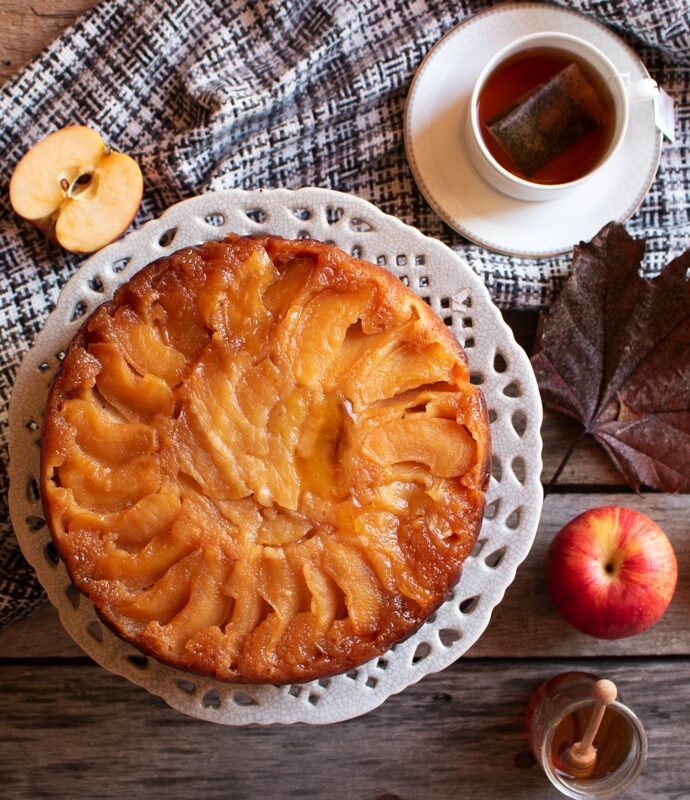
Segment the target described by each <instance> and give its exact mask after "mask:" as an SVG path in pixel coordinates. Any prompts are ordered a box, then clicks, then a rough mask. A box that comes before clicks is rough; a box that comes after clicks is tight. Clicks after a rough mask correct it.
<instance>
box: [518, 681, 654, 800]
mask: <svg viewBox="0 0 690 800" xmlns="http://www.w3.org/2000/svg"><path fill="white" fill-rule="evenodd" d="M598 680H599V676H597V675H593V674H592V673H589V672H565V673H562V674H560V675H555V676H554V677H552V678H550V679H549V680H547V681H545V682H544V683H543V684H542V685H541V686H540V687H539V688H538V689H537V690H536V691H535V692H534V693H533V694H532V697H531V698H530V702H529V705H528V707H527V714H526V719H525V722H526V730H527V735H528V736H529V740H530V744H531V746H532V751H533V753H534V755H535V757H536V759H537V761H538V762H539V763H540V764H541V767H542V769H543V770H544V773H545V774H546V777H547V778H548V779H549V780H550V781H551V783H552V784H553V785H554V786H555V788H556V789H558V791H559V792H561V794H563V795H565V796H566V797H571V798H583V800H590V799H591V800H595V798H599V799H600V800H604V798H606V799H607V800H608V798H613V797H618V796H619V795H620V794H621V793H622V792H624V791H625V790H626V789H628V788H629V787H630V786H632V784H633V783H634V782H635V780H637V778H638V777H639V775H640V773H641V772H642V769H643V767H644V765H645V762H646V758H647V739H646V736H645V732H644V729H643V727H642V724H641V723H640V720H639V719H638V718H637V717H636V716H635V714H634V713H633V712H632V711H631V710H630V709H629V708H628V707H627V706H626V705H624V704H623V703H622V702H621V701H620V698H619V700H617V701H615V702H612V703H611V704H610V705H609V706H608V707H607V709H606V711H605V712H604V716H603V719H602V722H601V725H600V727H599V730H598V732H597V734H596V736H595V738H594V746H595V747H596V748H597V756H596V761H595V763H594V765H593V766H592V767H591V768H590V769H588V770H586V771H582V772H579V773H577V774H576V770H575V769H574V768H573V767H571V766H570V764H569V758H568V752H569V750H570V748H571V747H573V745H574V744H575V743H576V742H577V743H579V742H581V741H582V740H583V738H584V734H585V729H586V728H587V725H588V723H589V720H590V717H591V716H592V711H593V709H594V706H595V701H594V699H593V697H592V689H593V687H594V685H595V684H596V682H597V681H598Z"/></svg>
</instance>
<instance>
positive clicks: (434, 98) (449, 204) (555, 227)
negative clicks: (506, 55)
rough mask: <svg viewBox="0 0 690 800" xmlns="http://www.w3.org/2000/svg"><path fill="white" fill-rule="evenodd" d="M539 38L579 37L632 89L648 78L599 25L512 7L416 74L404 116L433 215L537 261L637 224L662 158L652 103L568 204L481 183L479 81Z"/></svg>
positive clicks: (642, 107)
mask: <svg viewBox="0 0 690 800" xmlns="http://www.w3.org/2000/svg"><path fill="white" fill-rule="evenodd" d="M539 31H560V32H563V33H570V34H573V35H574V36H579V37H581V38H583V39H586V40H587V41H588V42H590V43H591V44H593V45H594V46H595V47H598V48H599V49H600V50H602V51H603V52H604V53H605V54H606V55H607V56H608V57H609V58H610V59H611V61H612V62H613V63H614V64H615V66H616V67H617V68H618V70H619V72H620V73H621V74H622V75H626V74H627V75H629V76H630V80H631V81H635V80H639V79H642V78H648V77H649V74H648V73H647V70H646V69H645V67H644V65H643V64H642V62H641V61H640V59H639V58H638V56H637V54H636V53H635V52H634V51H633V50H631V49H630V48H629V47H628V46H627V45H626V44H625V42H623V41H622V40H621V39H619V38H618V37H617V36H616V35H615V34H613V33H612V32H611V31H610V30H608V28H605V27H604V26H603V25H601V24H600V23H598V22H596V21H594V20H592V19H591V18H588V17H585V16H583V15H582V14H578V13H577V12H574V11H570V10H568V9H565V8H559V7H557V6H551V5H544V4H542V3H521V4H520V5H504V6H498V7H496V8H493V9H489V10H488V11H485V12H484V13H482V14H478V15H476V16H474V17H471V18H470V19H468V20H467V21H466V22H463V23H462V24H460V25H458V26H457V27H456V28H454V29H453V30H452V31H450V33H448V34H447V35H446V36H445V37H444V38H443V39H441V41H440V42H438V44H437V45H435V47H434V48H433V49H432V50H431V51H430V52H429V53H428V54H427V56H426V58H425V59H424V61H422V64H421V66H420V67H419V70H418V71H417V74H416V76H415V78H414V81H413V83H412V86H411V87H410V92H409V95H408V98H407V108H406V112H405V147H406V150H407V157H408V160H409V162H410V166H411V168H412V172H413V174H414V177H415V180H416V181H417V185H418V186H419V188H420V189H421V191H422V193H423V194H424V196H425V197H426V199H427V201H428V202H429V204H430V205H431V206H432V208H433V209H434V211H436V213H437V214H438V215H439V216H440V217H441V218H442V219H443V220H444V221H445V222H447V223H448V224H449V225H450V226H451V227H452V228H454V229H455V230H456V231H458V232H459V233H461V234H463V236H466V237H467V238H468V239H471V240H472V241H473V242H476V243H477V244H480V245H483V246H484V247H487V248H488V249H490V250H495V251H497V252H499V253H507V254H509V255H516V256H526V257H534V258H536V257H545V256H551V255H556V254H558V253H565V252H568V251H570V250H572V248H573V245H575V244H577V243H578V242H580V241H581V240H584V241H588V240H590V239H591V238H592V237H593V236H594V234H595V233H597V231H599V230H600V229H601V228H602V227H603V226H604V225H605V224H606V223H607V222H610V221H611V220H618V221H619V222H624V221H625V220H626V219H628V217H630V215H631V214H633V213H634V211H635V210H636V209H637V207H638V206H639V205H640V203H641V202H642V200H643V198H644V196H645V195H646V194H647V192H648V190H649V187H650V186H651V183H652V181H653V180H654V176H655V175H656V170H657V167H658V166H659V158H660V157H661V134H660V133H659V131H658V130H657V128H656V125H655V122H654V110H653V106H652V102H651V100H650V101H647V102H641V103H638V104H636V105H634V106H632V107H631V109H630V124H629V127H628V133H627V134H626V138H625V140H624V141H623V144H622V146H621V147H620V149H619V151H618V153H617V154H616V155H615V156H614V157H613V158H612V159H611V161H610V162H609V163H608V164H607V165H606V166H605V167H604V168H602V169H601V170H600V171H599V172H598V173H597V174H596V175H593V176H592V178H591V180H589V181H585V182H584V183H583V184H581V185H580V186H578V187H576V188H575V189H573V191H572V192H570V193H569V194H568V195H566V196H565V197H562V198H558V199H556V200H551V201H547V202H539V203H529V202H524V201H521V200H515V199H513V198H511V197H507V196H506V195H504V194H501V193H500V192H499V191H497V190H496V189H493V188H492V187H491V186H489V185H488V184H487V183H485V182H484V180H482V178H480V177H479V175H478V173H477V172H476V171H475V169H474V167H473V166H472V164H471V162H470V160H469V157H468V155H467V152H466V149H465V142H464V135H465V133H464V121H465V115H466V113H467V106H468V103H469V99H470V95H471V93H472V89H473V87H474V83H475V81H476V79H477V77H478V76H479V73H480V72H481V70H482V68H483V66H484V65H485V64H486V63H487V61H488V60H489V59H490V58H491V57H492V56H493V55H494V54H495V53H497V52H498V51H499V50H500V49H501V48H503V47H504V46H505V45H507V44H509V43H510V42H511V41H513V40H514V39H517V38H518V37H521V36H525V35H527V34H529V33H537V32H539Z"/></svg>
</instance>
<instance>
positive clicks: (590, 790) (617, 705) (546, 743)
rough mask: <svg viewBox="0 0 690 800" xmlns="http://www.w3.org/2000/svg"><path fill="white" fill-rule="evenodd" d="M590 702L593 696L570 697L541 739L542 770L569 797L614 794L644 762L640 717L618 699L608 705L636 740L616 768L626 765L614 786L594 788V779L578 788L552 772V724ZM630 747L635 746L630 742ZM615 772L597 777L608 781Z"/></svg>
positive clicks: (581, 798)
mask: <svg viewBox="0 0 690 800" xmlns="http://www.w3.org/2000/svg"><path fill="white" fill-rule="evenodd" d="M592 705H594V699H593V698H590V697H586V698H583V699H581V700H574V701H573V702H572V703H569V704H568V705H567V706H566V707H565V708H564V709H563V710H562V711H561V712H560V713H559V714H558V716H557V717H555V718H554V719H553V720H550V721H549V722H548V723H547V726H546V730H545V732H544V737H543V739H542V743H541V763H542V767H543V769H544V772H545V773H546V777H547V778H548V779H549V780H550V781H551V783H552V784H553V785H554V786H555V787H556V788H557V789H558V790H559V791H560V792H561V793H562V794H564V795H566V797H570V798H573V800H585V799H586V798H597V800H608V798H614V797H617V796H618V795H620V794H621V793H622V792H624V791H625V790H626V789H629V788H630V786H632V784H633V783H634V782H635V781H636V780H637V778H638V777H639V775H640V773H641V772H642V769H643V767H644V765H645V762H646V761H647V735H646V733H645V731H644V728H643V726H642V722H641V721H640V718H639V717H638V716H637V714H635V712H634V711H632V710H631V709H630V708H628V706H626V705H625V704H624V703H621V702H620V700H615V701H614V702H613V703H611V704H610V706H609V708H612V709H615V710H616V711H618V712H619V713H620V714H621V716H623V717H624V718H625V719H626V720H627V722H628V723H629V724H630V728H631V730H632V734H633V737H634V740H636V744H637V752H636V754H635V756H634V758H633V760H632V761H631V762H630V764H628V765H627V768H626V764H627V759H626V761H625V762H623V764H622V765H621V766H620V767H619V768H618V769H619V770H620V771H622V770H623V769H624V768H626V772H625V773H624V774H623V775H621V776H620V781H619V782H617V783H616V785H615V786H611V785H608V786H601V787H600V788H599V789H597V788H596V787H595V786H594V782H592V785H591V786H590V787H587V786H583V788H582V790H580V789H578V788H577V785H576V784H574V783H571V782H569V781H567V780H566V779H565V778H563V777H562V776H561V775H559V773H558V772H556V770H555V769H554V768H553V765H552V763H551V758H550V754H551V742H552V741H553V737H554V734H555V732H556V728H557V727H558V725H559V724H560V723H561V721H562V720H563V719H564V718H565V717H566V716H568V715H569V714H572V713H574V712H575V711H578V710H579V709H581V708H586V707H587V706H592ZM633 747H635V745H634V744H633ZM615 775H616V772H613V773H611V774H609V775H606V776H604V777H602V778H601V779H599V780H600V781H602V782H604V781H606V782H607V783H609V784H610V779H611V777H612V776H615Z"/></svg>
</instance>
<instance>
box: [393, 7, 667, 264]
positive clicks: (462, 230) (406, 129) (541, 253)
mask: <svg viewBox="0 0 690 800" xmlns="http://www.w3.org/2000/svg"><path fill="white" fill-rule="evenodd" d="M534 8H541V9H548V10H550V11H556V12H563V13H565V14H566V15H569V16H573V17H577V18H579V19H584V20H585V21H586V22H588V23H590V24H591V25H593V26H595V27H597V28H599V29H601V30H602V31H604V32H605V33H606V34H608V35H609V36H611V37H612V38H613V39H615V40H616V41H617V42H618V43H619V44H620V45H621V46H622V47H623V48H624V49H625V50H626V51H627V52H628V55H629V56H630V57H631V58H632V59H633V60H635V61H636V62H637V63H638V64H639V66H640V67H641V68H642V71H643V72H644V74H645V76H646V77H647V78H650V77H651V75H650V74H649V71H648V70H647V67H646V65H645V64H644V62H643V61H642V59H641V58H640V56H639V55H638V53H637V52H636V51H635V49H634V48H633V47H631V46H630V45H629V44H628V43H627V42H626V41H625V40H624V39H622V38H621V37H620V36H618V35H617V34H616V33H615V31H613V30H611V29H610V28H609V27H608V26H606V25H604V23H602V22H600V21H599V20H597V19H594V18H592V17H590V16H588V15H587V14H582V13H581V12H579V11H576V10H574V9H571V8H567V7H563V6H554V5H552V4H551V3H538V2H532V3H514V2H510V3H501V4H499V5H496V6H492V7H491V8H487V9H485V10H484V11H480V12H478V13H476V14H473V15H472V16H470V17H468V18H467V19H464V20H462V22H459V23H458V24H457V25H454V26H453V27H452V28H451V29H450V30H449V31H447V32H446V33H445V34H443V36H442V37H441V38H440V39H439V40H438V41H437V42H436V43H435V44H434V45H433V46H432V47H431V49H430V50H429V51H428V52H427V53H426V54H425V55H424V57H423V58H422V60H421V61H420V62H419V66H418V67H417V69H416V71H415V74H414V76H413V78H412V82H411V83H410V88H409V90H408V92H407V97H406V98H405V108H404V117H403V118H404V125H403V141H404V146H405V156H406V158H407V162H408V164H409V166H410V170H411V171H412V176H413V178H414V181H415V184H416V185H417V188H418V189H419V191H420V192H421V194H422V196H423V197H424V199H425V200H426V202H427V203H428V204H429V206H430V207H431V208H432V210H433V211H434V213H435V214H436V215H437V216H438V217H440V219H441V220H442V221H443V222H444V223H445V224H446V225H448V226H449V227H450V228H452V229H453V230H454V231H455V232H456V233H459V234H460V235H461V236H464V237H465V238H466V239H468V240H469V241H470V242H472V243H473V244H476V245H478V246H479V247H483V248H485V249H486V250H490V251H491V252H493V253H497V254H498V255H505V256H515V257H518V258H528V259H535V260H536V259H540V258H553V257H555V256H560V255H565V254H568V253H572V251H573V248H574V247H575V246H576V245H577V242H573V243H572V244H570V245H568V246H566V247H564V248H560V249H555V250H520V249H515V248H505V247H502V246H500V245H497V244H496V243H493V242H491V241H489V240H487V239H483V238H482V237H481V236H479V235H477V233H476V231H474V232H473V231H470V230H468V229H467V228H466V227H465V226H463V225H462V224H461V223H460V222H459V220H458V219H455V218H452V217H451V215H450V214H448V213H447V212H446V211H445V210H444V209H443V208H442V206H441V205H440V204H439V203H438V202H437V201H436V200H435V199H434V197H433V195H432V192H431V188H430V187H429V186H428V184H427V183H426V181H425V180H424V177H423V175H422V170H421V169H420V166H419V163H418V162H417V160H416V158H415V156H414V152H413V148H412V144H411V141H410V140H411V130H410V129H411V123H410V112H411V106H412V102H413V99H414V95H415V92H416V90H417V84H418V82H419V80H420V78H421V77H422V73H423V71H424V68H425V66H426V63H427V61H428V60H429V59H430V58H431V57H432V55H433V54H434V53H435V52H436V50H437V49H439V48H440V47H442V46H443V45H444V44H446V40H449V39H451V38H452V37H454V36H456V35H458V34H459V33H461V32H462V29H463V28H466V27H469V26H470V25H472V24H473V23H476V22H477V21H478V20H479V19H480V18H482V17H488V16H493V15H496V14H499V13H504V12H508V11H520V12H522V11H527V10H530V9H534ZM564 32H565V33H567V31H564ZM662 146H663V133H662V132H661V131H658V130H657V144H656V156H655V158H654V160H653V163H652V164H650V171H649V179H648V181H647V182H646V184H645V185H644V187H643V188H642V189H641V191H640V192H639V194H638V196H637V197H636V198H635V200H634V201H633V203H632V204H631V205H630V206H629V207H628V208H627V209H626V211H625V212H624V213H623V214H622V215H621V216H620V218H619V220H618V221H619V222H626V221H627V220H629V219H630V217H632V216H633V214H635V212H636V211H637V210H638V209H639V208H640V206H641V205H642V203H643V202H644V199H645V198H646V197H647V195H648V194H649V190H650V189H651V187H652V184H653V183H654V181H655V179H656V175H657V172H658V170H659V164H660V162H661V153H662ZM480 179H481V180H482V181H483V182H484V183H485V185H486V189H487V191H490V192H494V193H496V194H499V195H501V194H502V193H501V192H499V190H498V189H494V188H493V187H492V186H490V185H489V184H488V183H486V181H484V179H483V178H481V176H480ZM512 199H513V200H514V201H515V202H517V203H528V204H529V205H531V206H535V207H539V206H540V205H542V204H546V203H549V202H552V201H549V200H543V201H529V200H518V199H516V198H512Z"/></svg>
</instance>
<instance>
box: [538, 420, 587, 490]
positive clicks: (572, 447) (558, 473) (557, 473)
mask: <svg viewBox="0 0 690 800" xmlns="http://www.w3.org/2000/svg"><path fill="white" fill-rule="evenodd" d="M588 433H589V430H588V429H587V428H584V429H583V430H582V431H580V434H579V435H578V436H577V437H576V438H575V439H573V441H572V442H571V443H570V447H568V449H567V451H566V453H565V455H564V456H563V459H562V460H561V463H560V464H559V465H558V469H557V470H556V471H555V472H554V474H553V477H552V478H551V480H550V481H549V482H548V484H547V485H546V488H545V489H544V497H547V496H548V495H549V493H550V492H551V489H552V488H553V487H554V486H555V485H556V481H557V480H558V479H559V478H560V476H561V472H563V469H564V468H565V465H566V464H567V463H568V461H570V456H572V454H573V452H574V451H575V448H576V447H577V446H578V445H579V444H580V442H581V441H582V440H583V439H584V438H585V436H587V434H588Z"/></svg>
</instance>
